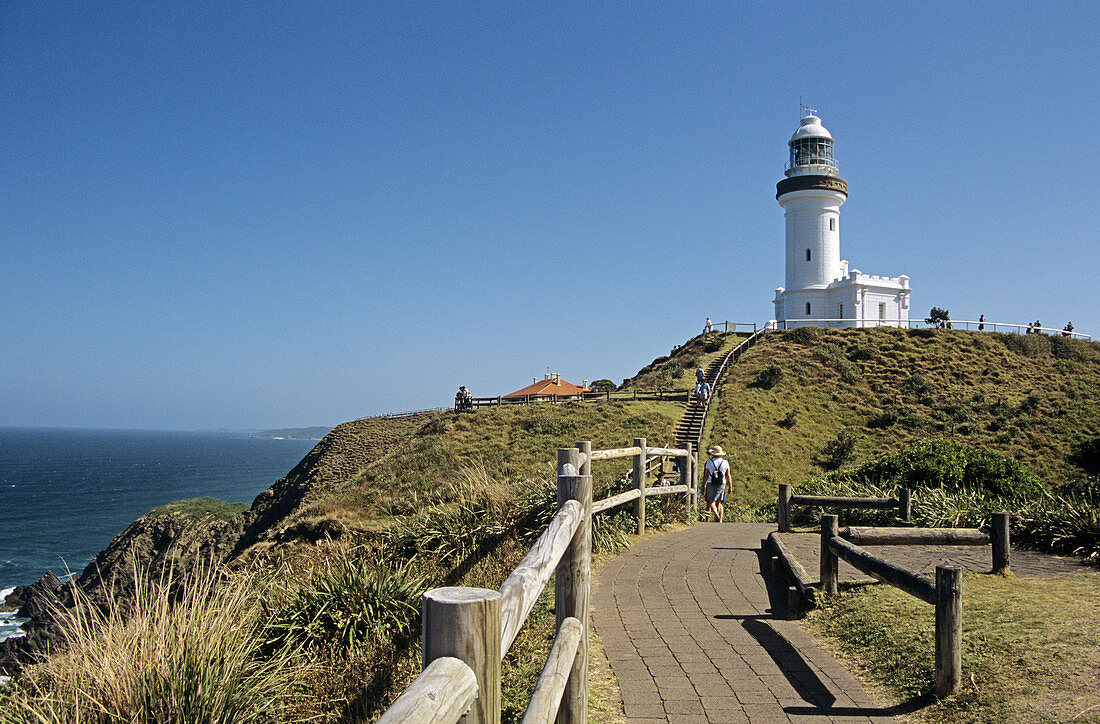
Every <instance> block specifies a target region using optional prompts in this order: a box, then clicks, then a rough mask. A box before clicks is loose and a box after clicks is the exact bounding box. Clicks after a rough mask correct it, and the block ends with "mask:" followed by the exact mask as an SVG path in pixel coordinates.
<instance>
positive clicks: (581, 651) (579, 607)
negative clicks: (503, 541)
mask: <svg viewBox="0 0 1100 724" xmlns="http://www.w3.org/2000/svg"><path fill="white" fill-rule="evenodd" d="M625 457H630V458H633V461H634V464H633V467H632V469H631V474H632V477H633V478H634V480H635V481H636V487H635V488H634V489H633V490H628V491H626V492H624V493H620V494H619V495H615V496H612V497H610V498H607V499H605V500H601V501H598V502H596V503H593V501H592V471H591V466H592V462H593V461H594V460H614V459H617V458H625ZM666 457H674V458H677V459H678V460H679V469H680V472H681V476H682V478H683V479H685V480H687V481H688V484H684V485H666V486H657V487H652V488H647V487H646V484H645V480H646V473H647V471H649V470H650V468H651V465H650V460H649V458H653V459H654V460H655V461H656V462H657V464H658V466H659V467H660V466H661V461H663V460H664V459H665V458H666ZM556 467H557V471H558V496H557V497H558V506H559V507H558V512H557V514H556V515H555V516H554V518H553V519H552V520H551V521H550V523H549V524H548V525H547V527H546V530H545V531H543V533H542V535H540V536H539V538H538V540H537V541H536V542H535V544H534V546H532V548H531V550H530V551H529V552H528V553H527V555H526V556H524V558H523V560H522V561H520V563H519V565H518V566H516V569H515V570H514V571H513V572H512V573H511V574H510V575H509V576H508V578H506V579H505V581H504V583H503V585H501V587H500V590H499V591H493V590H489V589H484V588H463V587H449V588H435V589H432V590H430V591H428V592H427V593H425V594H424V598H423V603H422V613H423V623H422V634H423V642H422V662H423V667H424V668H423V671H422V672H421V674H420V676H418V677H417V678H416V680H415V681H414V682H413V683H412V684H411V685H410V686H409V688H408V689H407V690H406V691H405V692H404V693H403V694H402V695H401V696H400V697H399V698H398V699H397V700H396V701H395V702H394V704H393V705H392V706H391V707H390V708H389V709H388V710H387V711H386V712H385V714H383V715H382V718H381V719H379V724H395V723H396V722H412V723H413V724H421V723H423V724H427V723H428V722H441V723H443V724H453V722H457V721H458V720H459V719H460V718H462V717H463V716H465V720H466V721H468V722H474V723H477V724H480V723H488V724H498V723H499V722H500V662H501V660H502V659H503V658H504V656H505V654H507V653H508V649H509V648H510V647H511V645H512V643H513V642H514V641H515V639H516V636H517V635H518V633H519V631H520V628H521V627H522V626H523V623H524V621H526V619H527V616H528V615H529V614H530V612H531V609H532V608H533V607H534V605H535V601H537V600H538V597H539V595H541V593H542V591H543V589H544V588H545V587H546V584H547V583H548V582H549V580H550V574H551V572H553V573H554V576H555V582H554V597H555V599H554V611H555V615H556V617H557V634H556V635H555V637H554V643H553V645H552V646H551V649H550V653H549V655H548V657H547V660H546V663H545V665H544V667H543V669H542V673H541V675H540V676H539V680H538V683H537V684H536V686H535V690H534V693H533V694H532V697H531V701H530V702H529V704H528V706H527V710H526V712H525V713H524V716H523V722H524V723H525V724H534V723H535V722H551V721H555V720H556V721H558V722H564V723H568V724H582V723H583V722H585V721H587V711H588V688H587V682H588V609H589V596H590V585H591V561H592V516H593V515H594V514H595V513H597V512H603V511H605V510H612V509H614V508H616V507H618V506H621V505H625V504H626V503H629V502H634V505H635V514H636V515H637V516H638V531H639V532H644V530H645V499H646V498H647V497H650V496H654V495H671V494H678V493H683V494H684V496H685V502H686V504H687V505H688V507H689V508H690V506H692V505H694V503H695V498H694V485H693V484H691V481H693V480H694V476H695V460H694V454H693V452H692V449H691V447H690V446H689V447H688V448H686V449H683V450H681V449H676V448H647V447H646V440H645V438H636V439H635V440H634V445H632V446H631V447H628V448H619V449H616V450H596V451H593V450H592V444H591V443H590V442H579V443H577V445H576V447H575V448H561V449H559V450H558V459H557V465H556ZM440 662H442V663H440Z"/></svg>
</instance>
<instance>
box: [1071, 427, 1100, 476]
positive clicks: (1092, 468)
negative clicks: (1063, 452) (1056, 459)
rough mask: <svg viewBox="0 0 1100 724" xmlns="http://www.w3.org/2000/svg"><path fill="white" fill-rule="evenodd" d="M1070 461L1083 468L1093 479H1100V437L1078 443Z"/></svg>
mask: <svg viewBox="0 0 1100 724" xmlns="http://www.w3.org/2000/svg"><path fill="white" fill-rule="evenodd" d="M1069 462H1070V463H1071V464H1073V465H1076V466H1077V467H1079V468H1081V470H1083V471H1084V472H1085V475H1087V476H1088V477H1089V478H1091V479H1092V480H1094V481H1096V480H1098V479H1100V437H1094V438H1093V439H1091V440H1084V441H1082V442H1079V443H1077V445H1075V446H1074V448H1073V454H1072V455H1070V456H1069Z"/></svg>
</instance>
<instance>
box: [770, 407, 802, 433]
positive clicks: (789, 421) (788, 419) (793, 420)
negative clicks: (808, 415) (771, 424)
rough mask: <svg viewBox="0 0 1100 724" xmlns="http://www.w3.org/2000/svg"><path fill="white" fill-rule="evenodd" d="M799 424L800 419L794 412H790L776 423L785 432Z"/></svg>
mask: <svg viewBox="0 0 1100 724" xmlns="http://www.w3.org/2000/svg"><path fill="white" fill-rule="evenodd" d="M797 423H798V417H797V416H796V415H795V413H794V410H791V411H790V412H788V413H787V414H786V415H785V416H784V417H782V418H780V420H779V422H777V423H775V424H776V425H779V426H780V427H781V428H783V429H784V430H790V429H791V428H792V427H794V426H795V425H796V424H797Z"/></svg>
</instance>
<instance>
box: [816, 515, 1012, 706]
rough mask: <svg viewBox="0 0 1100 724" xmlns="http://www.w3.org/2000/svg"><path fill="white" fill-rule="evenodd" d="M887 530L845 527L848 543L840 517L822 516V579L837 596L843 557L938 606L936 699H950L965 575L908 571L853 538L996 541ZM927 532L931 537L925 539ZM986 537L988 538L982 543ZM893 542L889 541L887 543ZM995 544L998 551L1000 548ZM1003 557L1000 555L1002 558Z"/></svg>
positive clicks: (972, 533) (944, 569) (970, 534)
mask: <svg viewBox="0 0 1100 724" xmlns="http://www.w3.org/2000/svg"><path fill="white" fill-rule="evenodd" d="M996 516H997V517H996V518H994V521H995V522H994V528H995V530H996V533H995V534H996V535H997V540H998V541H999V542H1003V544H1004V545H1005V546H1006V547H1007V545H1008V543H1007V533H1005V534H1003V537H1002V533H1001V532H1000V530H998V529H1001V528H1003V529H1004V530H1005V531H1007V528H1008V514H1007V513H997V514H996ZM886 530H887V529H882V528H864V529H855V533H854V535H853V529H851V528H849V529H846V531H845V533H847V535H848V538H849V539H845V538H844V537H841V535H842V534H841V533H840V532H839V531H838V518H837V516H835V515H823V516H821V576H822V581H821V583H822V588H824V589H825V591H826V592H827V593H835V592H836V590H837V585H838V582H837V579H836V575H837V573H836V571H837V559H838V558H842V559H844V560H845V561H847V562H848V563H850V564H851V565H852V566H853V567H855V568H856V569H857V570H860V571H862V572H864V573H866V574H867V575H869V576H872V577H874V578H876V579H878V580H880V581H882V582H883V583H889V584H890V585H891V586H894V587H896V588H899V589H901V590H903V591H905V592H906V593H908V594H910V595H912V596H915V597H916V598H919V599H920V600H922V601H924V602H925V603H930V604H932V605H933V606H935V618H936V654H935V667H934V668H935V679H936V696H937V697H941V698H942V697H945V696H949V695H951V694H954V693H955V692H956V691H958V689H959V681H960V679H961V676H962V572H961V570H960V569H959V568H958V567H956V566H936V578H935V580H933V579H931V578H929V577H928V576H923V575H921V574H919V573H916V572H915V571H911V570H909V569H908V568H905V567H903V566H899V565H897V564H896V563H891V562H890V561H887V560H885V559H883V558H880V557H879V556H876V555H874V554H873V553H870V552H868V551H865V550H864V549H863V548H861V547H860V546H859V545H857V544H856V543H855V542H853V540H851V539H855V540H861V541H865V542H867V544H868V545H904V544H906V543H912V542H917V543H926V542H939V541H942V540H944V539H948V540H951V541H952V542H951V543H950V545H960V543H959V542H957V541H965V542H963V543H961V545H985V544H986V543H989V542H991V540H992V539H993V537H992V536H990V535H987V534H985V533H983V532H982V531H977V530H961V531H957V533H952V534H947V533H945V531H946V530H950V529H942V528H941V529H928V530H927V531H920V532H918V531H914V530H909V529H903V530H904V531H905V533H906V535H905V536H902V535H892V534H887V533H885V531H886ZM924 533H927V535H923V534H924ZM982 537H984V538H985V540H984V541H982V542H981V543H979V542H978V541H979V540H980V539H981V538H982ZM884 540H889V541H890V542H889V543H883V542H882V541H884ZM997 547H998V546H997V545H996V544H995V545H994V549H995V550H996V549H997ZM998 555H999V554H998ZM998 555H995V557H994V569H995V570H996V569H997V565H998V563H999V562H1001V561H1003V562H1004V565H1005V569H1007V557H1005V558H1003V559H1000V558H999V557H998Z"/></svg>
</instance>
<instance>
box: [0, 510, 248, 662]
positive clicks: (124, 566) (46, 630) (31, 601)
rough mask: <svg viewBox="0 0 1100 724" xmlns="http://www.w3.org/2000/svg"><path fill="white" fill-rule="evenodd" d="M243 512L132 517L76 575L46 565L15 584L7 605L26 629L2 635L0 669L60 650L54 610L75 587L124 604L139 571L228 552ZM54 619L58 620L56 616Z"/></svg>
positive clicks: (185, 567)
mask: <svg viewBox="0 0 1100 724" xmlns="http://www.w3.org/2000/svg"><path fill="white" fill-rule="evenodd" d="M242 527H243V520H239V519H235V520H230V521H225V520H220V519H218V518H216V517H204V516H193V515H186V514H178V513H173V514H155V513H151V514H149V515H146V516H143V517H141V518H138V519H137V520H136V521H134V522H133V523H131V524H130V525H129V526H128V527H127V528H126V530H124V531H123V532H122V533H120V534H119V535H118V536H116V537H115V539H114V540H113V541H111V544H110V545H109V546H107V548H105V549H104V550H102V551H100V552H99V553H98V554H96V557H95V558H94V559H93V560H92V562H91V563H89V564H88V565H87V566H86V567H85V568H84V571H83V572H82V573H81V574H80V576H79V578H76V579H74V580H73V581H71V582H66V583H62V582H61V581H60V580H59V579H58V578H57V576H55V575H54V574H53V573H52V572H50V571H47V572H46V574H45V575H43V576H42V577H41V578H39V579H38V580H37V581H35V582H34V583H32V584H31V585H29V586H18V587H17V588H16V589H15V590H14V591H13V592H12V593H11V594H10V595H9V596H8V598H7V602H8V606H7V607H6V608H9V609H15V608H16V607H18V608H17V614H16V615H17V616H19V617H20V618H27V619H30V620H29V621H28V622H27V623H25V624H23V625H22V627H21V628H22V629H23V632H24V634H25V635H24V636H19V637H16V638H10V639H7V640H6V641H0V674H7V675H13V674H16V673H18V672H19V671H20V670H22V668H23V667H25V666H27V665H30V664H33V663H36V662H38V661H41V660H42V659H43V658H45V657H47V656H49V655H51V654H53V653H58V652H60V651H63V650H64V646H65V631H64V630H63V628H62V626H61V623H63V621H64V614H63V613H62V614H61V615H60V616H59V612H63V611H64V610H65V609H70V608H72V607H73V605H74V601H75V600H76V597H77V596H76V595H75V593H74V589H79V591H80V594H82V595H83V596H84V597H86V599H87V601H88V602H89V603H91V605H93V606H95V607H97V608H99V609H100V610H102V611H107V610H108V609H110V608H112V607H113V608H115V610H120V611H123V612H125V611H128V610H129V609H130V607H131V605H132V603H133V601H134V592H135V588H136V586H137V585H138V582H137V577H138V576H139V575H140V576H141V577H143V578H147V579H149V580H153V581H156V580H165V578H166V577H168V576H171V578H172V580H174V581H175V582H182V581H185V580H186V578H187V577H188V576H189V575H191V574H192V573H193V572H195V571H197V570H203V567H209V566H213V565H218V564H220V563H222V562H224V561H225V560H226V558H227V557H228V555H229V553H230V552H231V551H232V550H233V546H234V544H235V543H236V541H237V538H238V537H240V534H241V530H242ZM59 619H60V621H59Z"/></svg>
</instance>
